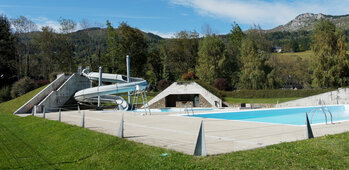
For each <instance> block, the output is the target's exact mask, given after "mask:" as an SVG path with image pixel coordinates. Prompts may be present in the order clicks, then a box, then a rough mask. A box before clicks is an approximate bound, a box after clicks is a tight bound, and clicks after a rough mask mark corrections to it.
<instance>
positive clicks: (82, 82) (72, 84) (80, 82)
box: [37, 74, 90, 112]
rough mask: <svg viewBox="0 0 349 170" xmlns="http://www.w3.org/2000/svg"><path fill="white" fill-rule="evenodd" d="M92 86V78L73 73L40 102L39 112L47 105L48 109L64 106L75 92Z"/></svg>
mask: <svg viewBox="0 0 349 170" xmlns="http://www.w3.org/2000/svg"><path fill="white" fill-rule="evenodd" d="M89 87H90V80H89V79H88V78H86V77H83V76H80V75H78V74H72V75H71V76H70V77H69V78H68V79H67V80H66V81H65V82H64V83H63V84H62V85H61V86H60V87H59V88H58V89H57V90H55V91H52V92H51V93H50V94H49V95H47V96H46V98H45V99H44V100H42V101H41V102H40V103H39V104H38V110H37V111H38V112H42V107H43V106H45V107H46V109H47V110H48V111H50V110H55V109H56V108H59V107H61V106H63V105H64V104H65V103H66V102H67V101H68V100H69V99H70V98H71V97H72V96H73V95H74V94H75V92H77V91H79V90H82V89H86V88H89Z"/></svg>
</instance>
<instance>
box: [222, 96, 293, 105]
mask: <svg viewBox="0 0 349 170" xmlns="http://www.w3.org/2000/svg"><path fill="white" fill-rule="evenodd" d="M296 99H299V98H262V99H258V98H257V99H242V98H233V97H225V98H224V100H225V101H227V102H229V103H265V104H276V103H277V102H278V101H279V103H282V102H288V101H291V100H296Z"/></svg>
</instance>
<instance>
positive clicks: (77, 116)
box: [36, 110, 349, 155]
mask: <svg viewBox="0 0 349 170" xmlns="http://www.w3.org/2000/svg"><path fill="white" fill-rule="evenodd" d="M84 112H85V128H88V129H90V130H94V131H97V132H102V133H106V134H110V135H113V136H116V135H117V134H118V131H119V126H120V121H121V116H122V113H125V114H124V123H125V124H124V127H125V129H124V136H125V138H126V139H127V140H131V141H136V142H140V143H144V144H147V145H152V146H158V147H162V148H166V149H172V150H175V151H179V152H183V153H186V154H193V152H194V148H195V143H196V139H197V136H198V132H199V128H200V123H201V120H203V121H204V131H205V139H206V150H207V154H208V155H215V154H223V153H229V152H233V151H240V150H249V149H255V148H260V147H265V146H268V145H273V144H278V143H282V142H291V141H296V140H303V139H306V126H295V125H281V124H269V123H257V122H243V121H236V120H219V119H205V118H197V117H185V116H178V115H177V116H174V115H171V114H160V113H158V114H155V115H144V116H143V115H141V113H139V112H121V111H118V112H108V111H94V110H93V111H92V110H84ZM198 113H201V112H199V111H197V112H195V114H198ZM177 114H179V113H177ZM61 115H62V117H61V120H62V122H65V123H68V124H72V125H77V126H80V125H81V117H82V114H81V113H79V112H78V111H66V112H62V114H61ZM36 116H38V117H41V116H42V114H37V115H36ZM46 118H47V119H51V120H57V119H58V113H57V112H54V113H47V114H46ZM304 119H305V118H304ZM312 129H313V133H314V136H315V137H319V136H324V135H327V134H337V133H342V132H346V131H348V130H349V121H344V122H338V123H335V124H328V125H325V124H318V125H312Z"/></svg>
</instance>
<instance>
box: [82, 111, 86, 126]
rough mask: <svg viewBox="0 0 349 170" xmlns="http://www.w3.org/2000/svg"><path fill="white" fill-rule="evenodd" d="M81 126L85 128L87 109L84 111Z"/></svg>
mask: <svg viewBox="0 0 349 170" xmlns="http://www.w3.org/2000/svg"><path fill="white" fill-rule="evenodd" d="M81 127H82V128H85V111H82V120H81Z"/></svg>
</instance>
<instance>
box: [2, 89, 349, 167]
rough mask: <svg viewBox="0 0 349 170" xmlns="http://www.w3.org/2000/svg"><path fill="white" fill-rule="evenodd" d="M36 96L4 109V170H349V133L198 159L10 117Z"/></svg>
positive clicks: (39, 120)
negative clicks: (164, 154) (165, 154)
mask: <svg viewBox="0 0 349 170" xmlns="http://www.w3.org/2000/svg"><path fill="white" fill-rule="evenodd" d="M38 91H39V90H36V91H33V92H31V93H29V94H27V95H24V96H21V97H19V98H17V99H14V100H12V101H9V102H5V103H2V104H0V169H321V168H324V169H345V168H347V167H348V165H349V144H348V143H349V136H348V134H347V133H344V134H339V135H333V136H325V137H321V138H316V139H312V140H305V141H297V142H292V143H283V144H279V145H273V146H268V147H266V148H261V149H255V150H249V151H241V152H234V153H229V154H224V155H219V156H208V157H194V156H191V155H185V154H182V153H178V152H175V151H171V150H166V149H162V148H157V147H152V146H147V145H143V144H140V143H135V142H131V141H127V140H125V139H120V138H117V137H114V136H110V135H106V134H102V133H97V132H94V131H91V130H88V129H83V128H80V127H77V126H72V125H68V124H64V123H60V122H57V121H51V120H45V119H42V118H38V117H33V116H28V117H24V118H23V117H17V116H15V115H12V113H13V111H14V110H16V109H17V108H18V107H19V106H20V105H22V104H24V103H25V102H26V100H27V99H28V98H30V97H31V96H33V95H34V94H35V93H37V92H38ZM163 153H168V156H161V154H163Z"/></svg>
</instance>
